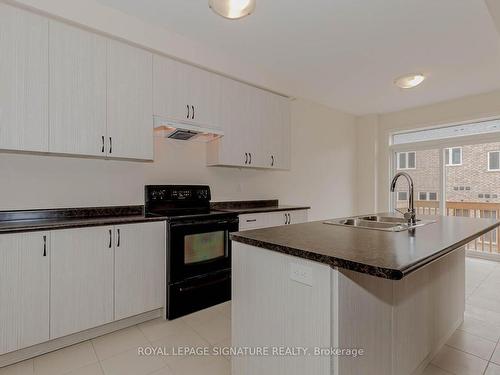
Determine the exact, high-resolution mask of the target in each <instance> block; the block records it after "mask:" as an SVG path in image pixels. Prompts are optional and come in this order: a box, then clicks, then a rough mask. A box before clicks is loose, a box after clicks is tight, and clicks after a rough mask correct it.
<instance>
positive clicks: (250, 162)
mask: <svg viewBox="0 0 500 375" xmlns="http://www.w3.org/2000/svg"><path fill="white" fill-rule="evenodd" d="M248 155H250V161H249V162H248V164H252V153H251V152H249V153H248Z"/></svg>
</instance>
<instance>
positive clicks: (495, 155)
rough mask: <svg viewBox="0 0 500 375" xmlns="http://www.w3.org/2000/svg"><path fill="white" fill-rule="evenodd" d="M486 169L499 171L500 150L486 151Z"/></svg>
mask: <svg viewBox="0 0 500 375" xmlns="http://www.w3.org/2000/svg"><path fill="white" fill-rule="evenodd" d="M488 171H500V151H490V152H488Z"/></svg>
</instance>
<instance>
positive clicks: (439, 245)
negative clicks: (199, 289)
mask: <svg viewBox="0 0 500 375" xmlns="http://www.w3.org/2000/svg"><path fill="white" fill-rule="evenodd" d="M432 219H434V220H435V221H434V222H432V223H429V224H427V225H425V226H421V227H418V228H415V229H413V230H405V231H400V232H390V231H379V230H371V229H363V228H353V227H348V226H337V225H328V224H325V223H324V222H323V221H317V222H309V223H304V224H296V225H289V226H281V227H274V228H265V229H259V230H252V231H245V232H238V233H234V234H232V236H231V237H232V240H233V250H232V251H233V258H232V259H233V260H232V262H233V264H232V270H233V275H232V277H233V297H232V345H233V347H250V348H264V349H263V350H264V351H265V353H264V354H265V355H260V356H259V355H255V356H252V355H245V356H235V357H233V359H232V367H233V369H232V371H233V372H232V374H233V375H250V374H262V375H267V374H269V375H271V374H272V375H280V374H283V375H285V374H286V375H295V374H297V375H299V374H301V375H302V374H314V375H327V374H328V375H330V374H339V375H361V374H370V375H390V374H392V375H406V374H408V375H409V374H419V373H421V372H422V371H423V369H424V368H425V366H426V365H427V364H428V362H429V361H430V360H431V359H432V357H433V356H434V355H435V354H436V352H437V351H438V350H439V349H440V347H441V346H442V345H444V343H445V342H446V341H447V339H448V338H449V337H450V336H451V334H452V333H453V332H454V331H455V330H456V328H457V327H458V326H459V325H460V324H461V322H462V321H463V314H464V309H465V245H466V244H467V243H468V242H470V241H472V240H474V239H476V238H478V237H479V236H481V235H483V234H485V233H487V232H488V231H490V230H492V229H494V228H496V227H497V226H498V225H500V222H497V221H496V220H490V219H470V218H461V217H433V218H432Z"/></svg>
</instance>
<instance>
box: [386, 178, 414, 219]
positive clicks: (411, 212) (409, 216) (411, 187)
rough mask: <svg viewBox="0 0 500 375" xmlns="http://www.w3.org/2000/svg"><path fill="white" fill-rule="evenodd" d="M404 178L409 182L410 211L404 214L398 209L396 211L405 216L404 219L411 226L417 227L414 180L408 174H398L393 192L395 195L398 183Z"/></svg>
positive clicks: (392, 186)
mask: <svg viewBox="0 0 500 375" xmlns="http://www.w3.org/2000/svg"><path fill="white" fill-rule="evenodd" d="M401 176H403V177H404V178H406V181H408V211H406V212H403V211H400V210H398V209H397V208H396V211H398V212H399V213H401V214H403V216H404V218H405V219H406V220H408V224H409V225H415V224H416V223H417V215H416V213H415V206H414V204H413V179H412V178H411V176H410V175H409V174H408V173H406V172H399V173H397V174H396V175H395V176H394V178H393V179H392V182H391V192H393V193H394V190H395V189H396V182H398V178H399V177H401Z"/></svg>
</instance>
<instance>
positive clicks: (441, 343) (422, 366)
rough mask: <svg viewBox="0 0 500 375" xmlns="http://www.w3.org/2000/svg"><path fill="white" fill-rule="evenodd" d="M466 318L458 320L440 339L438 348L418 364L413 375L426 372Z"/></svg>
mask: <svg viewBox="0 0 500 375" xmlns="http://www.w3.org/2000/svg"><path fill="white" fill-rule="evenodd" d="M463 321H464V319H463V317H462V319H460V320H458V321H457V322H456V323H455V324H454V325H453V328H452V329H451V330H450V331H448V333H447V334H446V335H444V337H443V338H442V339H441V340H440V341H439V343H438V345H437V346H436V348H435V349H434V350H433V351H432V352H430V353H429V355H427V357H425V359H424V360H423V361H422V362H421V363H420V365H418V367H417V368H416V369H415V371H413V372H412V373H411V375H420V374H422V373H423V372H424V370H425V369H426V367H427V366H428V365H429V363H431V361H432V360H433V359H434V357H435V356H436V355H437V354H438V353H439V351H440V350H441V348H442V347H443V346H444V345H445V344H446V342H447V341H448V340H449V339H450V337H451V336H452V335H453V334H454V333H455V331H456V330H457V329H458V327H460V325H461V324H462V323H463Z"/></svg>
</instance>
